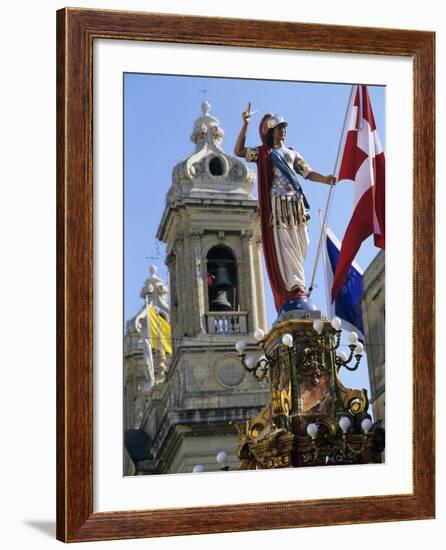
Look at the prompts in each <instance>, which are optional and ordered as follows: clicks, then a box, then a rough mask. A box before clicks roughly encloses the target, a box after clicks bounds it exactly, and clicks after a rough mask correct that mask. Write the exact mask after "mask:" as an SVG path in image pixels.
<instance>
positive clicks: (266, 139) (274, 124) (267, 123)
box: [259, 113, 288, 147]
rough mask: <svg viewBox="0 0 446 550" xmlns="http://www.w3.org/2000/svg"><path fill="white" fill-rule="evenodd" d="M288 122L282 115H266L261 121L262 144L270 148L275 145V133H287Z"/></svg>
mask: <svg viewBox="0 0 446 550" xmlns="http://www.w3.org/2000/svg"><path fill="white" fill-rule="evenodd" d="M287 126H288V122H287V121H286V120H285V119H284V118H283V117H282V116H280V115H278V114H276V113H266V115H264V116H263V118H262V120H261V121H260V126H259V134H260V138H261V140H262V143H263V144H265V145H268V146H269V147H271V146H272V144H273V137H274V132H276V134H277V135H278V134H279V133H282V132H286V127H287Z"/></svg>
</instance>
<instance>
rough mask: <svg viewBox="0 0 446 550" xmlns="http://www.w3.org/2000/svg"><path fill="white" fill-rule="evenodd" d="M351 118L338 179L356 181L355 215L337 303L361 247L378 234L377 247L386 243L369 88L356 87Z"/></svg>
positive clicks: (336, 284)
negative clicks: (366, 240)
mask: <svg viewBox="0 0 446 550" xmlns="http://www.w3.org/2000/svg"><path fill="white" fill-rule="evenodd" d="M355 88H356V90H354V91H353V103H352V104H351V105H350V111H349V113H348V115H347V127H346V137H345V144H344V149H343V151H342V157H341V159H342V160H341V166H340V169H339V175H338V180H339V181H340V180H344V179H348V180H353V181H354V182H355V196H354V207H353V215H352V218H351V220H350V223H349V224H348V227H347V229H346V231H345V235H344V239H343V240H342V247H341V252H340V255H339V260H338V265H337V268H336V273H335V275H334V280H333V288H332V291H331V299H332V301H334V300H335V298H336V296H337V294H338V292H339V290H340V289H341V287H342V285H343V283H344V280H345V277H346V275H347V273H348V270H349V268H350V265H351V263H352V261H353V259H354V258H355V256H356V253H357V252H358V250H359V247H360V246H361V243H362V242H363V241H365V239H367V237H369V236H370V235H374V240H375V246H377V247H379V248H384V243H385V180H386V169H385V158H384V152H383V149H382V146H381V142H380V140H379V136H378V130H377V129H376V124H375V119H374V117H373V112H372V105H371V103H370V98H369V94H368V92H367V86H356V87H355Z"/></svg>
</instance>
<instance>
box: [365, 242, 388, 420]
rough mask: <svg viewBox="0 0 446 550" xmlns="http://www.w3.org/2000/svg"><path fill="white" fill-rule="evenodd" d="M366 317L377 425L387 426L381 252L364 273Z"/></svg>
mask: <svg viewBox="0 0 446 550" xmlns="http://www.w3.org/2000/svg"><path fill="white" fill-rule="evenodd" d="M363 281H364V291H363V298H362V314H363V319H364V332H365V345H366V350H367V362H368V369H369V378H370V390H371V399H370V402H371V405H372V410H373V417H374V419H375V421H381V425H382V427H384V423H385V363H386V357H385V317H386V310H385V253H384V251H380V252H379V254H378V255H377V256H376V258H375V259H374V260H373V261H372V263H371V264H370V265H369V267H368V268H367V269H366V271H365V272H364V279H363Z"/></svg>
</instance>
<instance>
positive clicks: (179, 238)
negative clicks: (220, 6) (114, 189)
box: [142, 101, 267, 473]
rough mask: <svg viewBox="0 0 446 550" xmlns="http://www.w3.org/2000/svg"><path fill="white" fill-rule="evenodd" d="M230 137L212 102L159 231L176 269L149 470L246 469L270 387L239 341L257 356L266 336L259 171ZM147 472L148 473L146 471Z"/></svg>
mask: <svg viewBox="0 0 446 550" xmlns="http://www.w3.org/2000/svg"><path fill="white" fill-rule="evenodd" d="M223 136H224V132H223V130H222V128H221V127H220V124H219V121H218V120H217V119H216V118H215V117H214V116H213V115H212V114H211V106H210V104H209V103H208V102H206V101H205V102H203V104H202V113H201V116H200V117H199V118H197V120H196V121H195V124H194V127H193V132H192V136H191V140H192V142H193V143H194V145H195V150H194V152H193V153H192V154H191V155H190V156H189V157H187V158H186V159H184V160H182V161H181V162H179V163H178V164H177V165H176V166H175V167H174V169H173V175H172V185H171V187H170V190H169V192H168V194H167V197H166V206H165V209H164V212H163V215H162V218H161V222H160V225H159V228H158V233H157V238H158V239H159V240H160V241H162V242H164V243H165V244H166V250H167V257H166V264H167V266H168V270H169V289H170V324H171V334H172V361H171V363H170V366H169V368H168V372H167V376H166V380H165V382H163V383H162V384H161V385H158V386H155V387H154V388H153V396H152V397H153V399H152V403H151V405H150V406H149V409H148V411H147V414H146V416H145V419H144V422H143V426H142V427H143V429H144V430H145V431H146V433H147V434H148V435H149V437H150V440H151V441H152V442H153V448H152V453H151V454H152V458H151V460H150V461H148V462H147V471H146V473H150V472H153V473H155V472H156V473H173V472H190V471H192V469H193V467H194V466H195V465H197V464H200V465H202V466H203V467H204V469H205V470H216V469H218V465H217V464H216V462H215V456H216V454H217V453H218V452H219V451H225V452H226V453H227V454H228V456H229V460H230V463H232V466H233V467H235V468H237V467H238V461H237V459H236V451H237V446H238V434H237V431H236V429H235V423H236V422H241V421H244V420H247V419H249V418H252V417H253V416H255V414H258V412H259V411H260V410H261V408H262V406H263V405H264V404H265V402H266V400H267V388H266V385H263V384H261V383H259V382H258V381H257V380H255V378H254V377H253V376H250V375H249V374H248V373H247V372H246V371H245V370H244V369H243V368H242V366H241V365H240V362H239V360H238V357H237V352H236V351H235V343H236V342H237V341H238V340H240V338H243V339H244V340H245V341H246V342H247V348H248V351H249V349H252V350H254V349H255V348H256V342H255V340H254V337H253V332H254V330H255V329H256V328H262V329H264V330H266V328H267V327H266V312H265V299H264V287H263V274H262V263H261V256H260V227H259V217H258V203H257V200H256V199H255V198H254V197H253V195H252V189H253V183H254V173H253V172H252V170H250V169H249V168H248V167H247V166H246V164H245V163H243V162H241V161H240V160H239V159H237V158H236V157H234V156H231V155H228V154H227V153H225V151H224V150H223V147H222V140H223ZM142 473H144V472H142Z"/></svg>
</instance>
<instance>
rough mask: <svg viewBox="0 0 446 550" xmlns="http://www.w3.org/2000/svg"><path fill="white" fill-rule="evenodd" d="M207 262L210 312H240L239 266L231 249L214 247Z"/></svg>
mask: <svg viewBox="0 0 446 550" xmlns="http://www.w3.org/2000/svg"><path fill="white" fill-rule="evenodd" d="M206 260H207V272H206V277H207V288H208V302H209V310H210V311H238V310H239V297H238V285H237V265H236V261H235V258H234V256H233V254H232V252H231V251H230V249H229V248H226V247H225V246H214V247H213V248H211V250H209V252H208V255H207V257H206Z"/></svg>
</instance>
